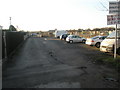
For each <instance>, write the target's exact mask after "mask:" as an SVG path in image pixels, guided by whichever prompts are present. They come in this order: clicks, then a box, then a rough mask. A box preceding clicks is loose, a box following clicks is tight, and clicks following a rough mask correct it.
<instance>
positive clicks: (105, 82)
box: [2, 37, 119, 88]
mask: <svg viewBox="0 0 120 90" xmlns="http://www.w3.org/2000/svg"><path fill="white" fill-rule="evenodd" d="M83 46H84V44H82V43H74V44H69V43H66V42H65V41H61V40H57V39H54V38H35V37H32V38H29V39H28V40H27V41H26V42H25V43H24V45H22V46H21V48H19V49H18V50H17V52H16V53H15V55H14V56H12V57H11V58H10V59H9V62H8V63H7V67H6V69H5V70H3V83H2V85H3V88H118V87H119V85H118V82H117V81H116V80H117V79H118V72H117V71H116V70H115V69H112V68H109V67H106V66H104V65H96V64H95V63H93V62H92V59H93V58H92V57H95V55H97V54H103V53H101V52H99V51H95V50H94V51H93V50H91V49H87V48H85V47H83ZM96 58H97V57H96ZM113 79H114V80H113Z"/></svg>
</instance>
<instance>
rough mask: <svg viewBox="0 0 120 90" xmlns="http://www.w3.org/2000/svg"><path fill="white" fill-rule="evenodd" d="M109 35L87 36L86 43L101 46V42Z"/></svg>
mask: <svg viewBox="0 0 120 90" xmlns="http://www.w3.org/2000/svg"><path fill="white" fill-rule="evenodd" d="M106 37H107V36H95V37H92V38H87V40H86V44H87V45H94V46H96V47H97V48H100V44H101V42H102V41H103V40H104V39H105V38H106Z"/></svg>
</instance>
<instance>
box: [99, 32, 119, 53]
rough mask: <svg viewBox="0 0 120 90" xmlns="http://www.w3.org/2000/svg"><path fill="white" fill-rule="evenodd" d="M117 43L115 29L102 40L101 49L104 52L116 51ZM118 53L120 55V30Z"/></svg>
mask: <svg viewBox="0 0 120 90" xmlns="http://www.w3.org/2000/svg"><path fill="white" fill-rule="evenodd" d="M114 45H115V31H114V32H112V33H111V34H110V35H108V37H107V38H106V39H105V40H103V41H102V43H101V46H100V51H102V52H114ZM117 54H119V55H120V31H118V33H117Z"/></svg>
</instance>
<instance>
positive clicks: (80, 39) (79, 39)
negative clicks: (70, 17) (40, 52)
mask: <svg viewBox="0 0 120 90" xmlns="http://www.w3.org/2000/svg"><path fill="white" fill-rule="evenodd" d="M85 41H86V39H85V38H83V37H79V36H77V35H69V36H68V37H67V38H66V42H69V43H74V42H83V43H85Z"/></svg>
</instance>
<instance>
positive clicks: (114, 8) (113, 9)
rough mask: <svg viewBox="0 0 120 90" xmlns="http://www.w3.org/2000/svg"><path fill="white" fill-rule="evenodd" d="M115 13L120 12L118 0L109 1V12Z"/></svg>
mask: <svg viewBox="0 0 120 90" xmlns="http://www.w3.org/2000/svg"><path fill="white" fill-rule="evenodd" d="M117 13H120V2H119V1H112V2H109V14H117Z"/></svg>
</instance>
